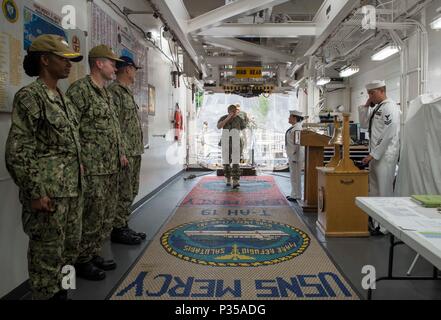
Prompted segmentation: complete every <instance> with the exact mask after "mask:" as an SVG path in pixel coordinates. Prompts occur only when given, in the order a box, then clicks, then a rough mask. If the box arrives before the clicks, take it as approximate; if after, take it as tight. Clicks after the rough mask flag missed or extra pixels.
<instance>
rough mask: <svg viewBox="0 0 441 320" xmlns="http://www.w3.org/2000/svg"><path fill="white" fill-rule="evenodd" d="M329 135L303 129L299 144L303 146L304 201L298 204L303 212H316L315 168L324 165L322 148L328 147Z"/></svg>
mask: <svg viewBox="0 0 441 320" xmlns="http://www.w3.org/2000/svg"><path fill="white" fill-rule="evenodd" d="M330 140H331V137H328V136H325V135H322V134H318V133H315V132H313V131H309V130H304V131H302V132H301V136H300V145H302V146H304V147H305V182H304V198H305V199H304V201H300V203H299V204H300V205H301V206H302V208H303V211H304V212H317V169H316V168H318V167H323V166H324V162H323V161H324V149H325V147H329V141H330Z"/></svg>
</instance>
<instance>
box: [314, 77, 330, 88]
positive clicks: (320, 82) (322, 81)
mask: <svg viewBox="0 0 441 320" xmlns="http://www.w3.org/2000/svg"><path fill="white" fill-rule="evenodd" d="M329 82H331V78H329V77H320V78H317V82H316V83H317V85H318V86H324V85H325V84H328V83H329Z"/></svg>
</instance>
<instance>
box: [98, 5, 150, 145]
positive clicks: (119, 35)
mask: <svg viewBox="0 0 441 320" xmlns="http://www.w3.org/2000/svg"><path fill="white" fill-rule="evenodd" d="M90 17H91V21H90V29H91V30H90V37H91V39H90V40H91V41H90V45H91V48H92V47H94V46H97V45H100V44H105V45H107V46H109V47H111V48H112V49H113V50H114V51H115V52H116V53H117V54H118V55H120V56H122V55H125V56H129V57H130V58H132V59H133V60H134V61H135V63H136V64H137V65H139V66H140V67H142V69H140V70H138V71H137V73H136V80H135V85H134V87H133V94H134V96H135V101H136V103H137V104H138V106H139V116H140V119H141V126H142V131H143V137H144V146H147V145H148V143H149V138H148V137H149V136H148V127H149V117H148V116H149V113H148V103H149V101H148V99H149V97H148V75H147V63H148V60H147V59H148V47H146V46H145V45H144V44H143V43H142V42H141V41H140V39H139V36H138V34H137V33H136V32H134V31H133V30H132V29H131V28H128V27H126V26H121V25H120V24H119V23H118V22H117V21H115V20H114V19H113V18H112V17H111V16H110V15H108V14H107V13H106V12H105V11H104V10H102V9H101V8H100V7H99V6H98V5H96V4H95V3H93V2H92V3H91V16H90Z"/></svg>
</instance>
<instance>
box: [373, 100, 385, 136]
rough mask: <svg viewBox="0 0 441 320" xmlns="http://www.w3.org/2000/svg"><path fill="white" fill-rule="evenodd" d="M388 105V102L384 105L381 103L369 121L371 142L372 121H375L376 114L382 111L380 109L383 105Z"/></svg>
mask: <svg viewBox="0 0 441 320" xmlns="http://www.w3.org/2000/svg"><path fill="white" fill-rule="evenodd" d="M385 103H386V100H384V101H383V102H382V103H380V104H379V105H378V106H377V107H376V108H375V109H374V112H373V113H372V115H371V118H370V119H369V140H370V139H371V136H372V121H373V120H374V117H375V114H376V113H377V112H378V110H380V108H381V107H382V106H383V104H385Z"/></svg>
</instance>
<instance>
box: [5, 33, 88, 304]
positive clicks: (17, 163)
mask: <svg viewBox="0 0 441 320" xmlns="http://www.w3.org/2000/svg"><path fill="white" fill-rule="evenodd" d="M82 58H83V57H82V56H81V55H80V54H79V53H76V52H74V51H73V50H71V49H70V47H69V45H68V44H67V42H66V41H65V40H64V38H63V37H60V36H57V35H41V36H39V37H37V38H36V39H35V40H34V41H33V43H32V44H31V46H30V47H29V49H28V53H27V55H26V57H25V59H24V62H23V67H24V70H25V72H26V74H27V75H28V76H30V77H35V76H38V79H37V80H36V81H34V82H32V83H31V84H30V85H28V86H26V87H24V88H22V89H21V90H20V91H18V92H17V93H16V95H15V98H14V104H13V111H12V125H11V129H10V131H9V136H8V139H7V142H6V167H7V169H8V171H9V173H10V174H11V176H12V178H13V179H14V181H15V183H16V184H17V185H18V187H19V188H20V202H21V203H22V206H23V212H22V222H23V228H24V231H25V232H26V234H27V235H28V236H29V248H28V270H29V284H30V287H31V291H32V297H33V299H54V300H66V299H67V291H66V290H63V289H62V288H61V282H62V277H63V274H62V272H61V270H62V267H63V266H65V265H73V263H74V262H75V260H76V258H77V255H78V249H79V244H80V239H81V216H82V208H83V204H82V183H81V181H82V176H81V158H80V157H81V150H80V139H79V132H78V126H79V123H78V120H77V118H76V114H75V107H74V106H73V104H72V102H71V101H70V100H69V98H67V97H66V96H64V95H63V93H62V92H61V91H60V89H58V87H57V83H58V80H60V79H65V78H67V77H68V76H69V73H70V69H71V66H72V64H71V61H72V62H79V61H81V60H82Z"/></svg>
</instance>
